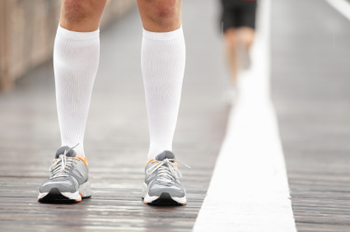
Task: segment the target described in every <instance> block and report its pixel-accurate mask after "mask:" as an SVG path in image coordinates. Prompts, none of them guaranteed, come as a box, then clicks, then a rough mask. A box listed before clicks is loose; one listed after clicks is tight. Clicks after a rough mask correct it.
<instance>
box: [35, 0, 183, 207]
mask: <svg viewBox="0 0 350 232" xmlns="http://www.w3.org/2000/svg"><path fill="white" fill-rule="evenodd" d="M61 3H62V5H61V18H60V24H59V26H58V29H57V34H56V39H55V45H54V74H55V88H56V101H57V111H58V121H59V127H60V133H61V147H60V148H59V149H58V150H57V151H56V154H55V157H54V162H53V164H52V166H51V167H50V171H51V174H50V177H49V178H48V179H47V180H46V181H45V182H44V183H43V184H42V185H41V187H40V188H39V195H38V200H39V201H40V202H55V201H57V200H72V201H77V202H79V201H81V200H82V199H83V198H87V197H90V196H91V187H90V181H89V178H88V163H87V160H86V156H85V152H84V142H83V140H84V133H85V126H86V122H87V116H88V111H89V105H90V99H91V93H92V88H93V84H94V80H95V76H96V73H97V69H98V65H99V55H100V32H99V24H100V19H101V16H102V13H103V10H104V8H105V5H106V0H62V1H61ZM137 5H138V9H139V13H140V16H141V20H142V26H143V37H142V51H141V68H142V75H143V81H144V87H145V95H146V106H147V115H148V124H149V133H150V148H149V151H148V155H147V152H146V151H145V156H147V160H148V162H147V164H146V169H145V176H146V178H145V181H144V183H143V193H142V195H143V196H142V197H143V199H144V203H146V204H148V203H152V204H156V203H159V204H169V203H171V204H173V203H175V204H180V205H185V204H186V202H187V200H186V191H185V189H184V188H183V187H182V186H181V184H180V182H179V180H178V179H179V177H180V176H181V173H180V171H179V170H178V169H177V164H176V158H175V155H174V154H173V153H172V140H173V136H174V131H175V127H176V122H177V117H178V111H179V104H180V98H181V89H182V82H183V76H184V69H185V41H184V35H183V30H182V25H181V0H172V1H168V0H147V1H145V0H137ZM117 52H118V51H117ZM120 84H122V83H120ZM120 100H121V99H120ZM106 102H110V99H106ZM110 104H111V103H110ZM111 106H112V105H111ZM135 146H138V145H137V144H135ZM94 155H96V156H98V154H94ZM116 155H118V154H116ZM130 158H131V159H132V154H130V156H128V157H125V159H130ZM145 161H146V160H145ZM145 163H146V162H145ZM116 168H118V164H116Z"/></svg>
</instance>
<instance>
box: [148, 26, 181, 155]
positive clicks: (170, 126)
mask: <svg viewBox="0 0 350 232" xmlns="http://www.w3.org/2000/svg"><path fill="white" fill-rule="evenodd" d="M185 53H186V49H185V40H184V35H183V30H182V27H181V28H180V29H177V30H175V31H171V32H165V33H157V32H149V31H146V30H143V39H142V51H141V66H142V74H143V81H144V85H145V93H146V105H147V114H148V124H149V132H150V149H149V153H148V159H152V158H155V156H157V155H158V154H159V153H161V152H163V151H164V150H170V151H171V150H172V141H173V136H174V132H175V127H176V122H177V116H178V112H179V106H180V99H181V89H182V81H183V76H184V71H185V58H186V54H185Z"/></svg>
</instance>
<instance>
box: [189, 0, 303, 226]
mask: <svg viewBox="0 0 350 232" xmlns="http://www.w3.org/2000/svg"><path fill="white" fill-rule="evenodd" d="M269 17H270V0H260V1H259V9H258V30H259V32H258V34H257V39H256V42H255V45H254V48H253V49H252V68H251V70H250V71H249V72H247V73H245V74H244V75H243V76H242V79H243V81H242V83H241V86H240V98H239V99H238V102H237V103H236V106H235V108H233V109H232V110H231V113H230V117H229V124H228V127H227V132H226V137H225V140H224V142H223V144H222V147H221V151H220V154H219V157H218V160H217V163H216V166H215V170H214V173H213V176H212V180H211V182H210V186H209V190H208V193H207V197H206V198H205V200H204V203H203V206H202V208H201V210H200V212H199V215H198V218H197V221H196V223H195V226H194V229H193V230H194V231H196V232H197V231H198V232H206V231H208V232H209V231H210V232H212V231H215V232H217V231H223V232H228V231H238V232H275V231H276V232H281V231H283V232H296V227H295V222H294V217H293V211H292V207H291V201H290V195H289V187H288V180H287V174H286V168H285V162H284V156H283V151H282V147H281V141H280V138H279V134H278V126H277V119H276V116H275V113H274V109H273V106H272V104H271V101H270V96H269V76H270V71H269V66H270V63H269V62H270V61H269V59H270V58H269V57H270V56H269V34H270V33H269V26H270V20H269Z"/></svg>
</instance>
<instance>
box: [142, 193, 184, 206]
mask: <svg viewBox="0 0 350 232" xmlns="http://www.w3.org/2000/svg"><path fill="white" fill-rule="evenodd" d="M144 203H145V204H146V205H156V206H178V205H186V204H187V203H179V202H177V201H175V200H173V198H172V197H171V196H170V194H169V193H165V192H164V193H162V194H160V196H159V197H158V198H157V199H156V200H154V201H152V202H144Z"/></svg>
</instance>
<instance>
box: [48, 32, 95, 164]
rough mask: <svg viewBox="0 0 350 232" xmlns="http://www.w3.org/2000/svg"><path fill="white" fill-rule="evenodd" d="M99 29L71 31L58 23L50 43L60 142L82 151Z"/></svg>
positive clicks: (79, 154)
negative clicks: (51, 43) (52, 54)
mask: <svg viewBox="0 0 350 232" xmlns="http://www.w3.org/2000/svg"><path fill="white" fill-rule="evenodd" d="M99 34H100V32H99V30H97V31H93V32H75V31H69V30H66V29H64V28H62V27H60V26H59V27H58V30H57V35H56V39H55V45H54V71H55V84H56V100H57V111H58V121H59V126H60V131H61V141H62V146H64V145H67V146H69V147H73V146H75V145H76V144H78V143H79V146H77V147H76V148H75V149H74V150H75V151H76V152H77V155H78V156H81V157H82V158H84V157H85V154H84V145H83V140H84V133H85V126H86V121H87V116H88V111H89V106H90V99H91V93H92V87H93V84H94V81H95V76H96V73H97V68H98V63H99V54H100V37H99Z"/></svg>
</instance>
